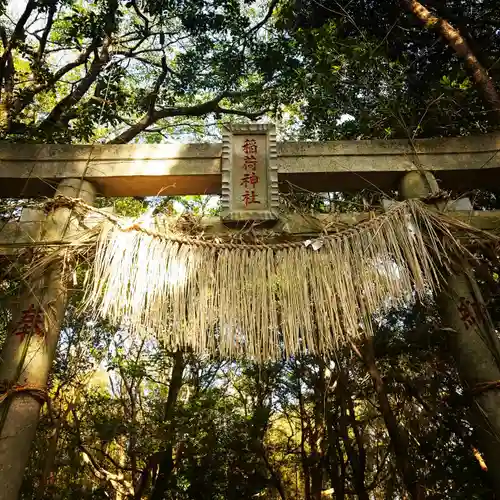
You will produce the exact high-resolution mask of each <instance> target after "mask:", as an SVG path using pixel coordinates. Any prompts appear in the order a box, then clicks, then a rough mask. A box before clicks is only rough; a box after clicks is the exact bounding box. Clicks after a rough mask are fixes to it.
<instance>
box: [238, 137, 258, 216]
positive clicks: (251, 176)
mask: <svg viewBox="0 0 500 500" xmlns="http://www.w3.org/2000/svg"><path fill="white" fill-rule="evenodd" d="M242 149H243V153H244V157H243V169H244V171H245V172H244V173H243V177H242V178H241V184H240V185H241V186H244V187H245V191H244V192H243V194H242V196H241V200H242V201H243V204H244V205H245V207H248V205H253V204H260V200H259V199H258V195H257V193H256V190H255V186H256V185H257V184H258V183H259V176H258V175H257V174H256V173H255V171H256V170H257V153H258V147H257V141H256V140H255V139H245V142H244V143H243V146H242Z"/></svg>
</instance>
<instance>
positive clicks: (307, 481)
mask: <svg viewBox="0 0 500 500" xmlns="http://www.w3.org/2000/svg"><path fill="white" fill-rule="evenodd" d="M301 384H302V380H301V378H300V377H299V384H298V387H299V410H300V458H301V463H302V471H303V474H304V498H305V500H311V474H310V469H309V456H308V454H307V451H306V441H307V433H308V428H307V427H308V426H307V423H308V422H307V420H308V418H307V415H306V412H305V407H304V398H303V396H302V390H301V388H300V385H301Z"/></svg>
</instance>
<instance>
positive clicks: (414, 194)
mask: <svg viewBox="0 0 500 500" xmlns="http://www.w3.org/2000/svg"><path fill="white" fill-rule="evenodd" d="M437 191H438V185H437V182H436V179H435V178H434V176H433V175H432V174H431V173H430V172H423V173H421V172H418V171H414V172H410V173H408V174H406V175H405V176H404V178H403V181H402V183H401V185H400V194H401V196H402V197H403V198H404V199H409V198H426V197H428V196H430V195H432V194H434V193H436V192H437ZM454 271H455V272H454V274H452V275H451V276H449V277H448V278H447V280H446V282H445V284H444V288H443V290H442V292H441V293H440V294H439V296H438V297H437V303H438V307H439V311H440V314H441V316H442V319H443V322H444V324H445V325H446V326H447V327H448V328H449V329H450V330H451V331H450V339H451V347H452V354H453V357H454V359H455V363H456V366H457V369H458V373H459V375H460V377H461V379H462V381H463V383H464V386H465V387H466V389H467V390H468V391H469V394H470V396H471V401H473V404H472V407H471V414H472V416H473V419H474V423H475V424H476V426H475V427H476V432H477V435H478V438H479V442H480V446H481V451H482V452H483V453H484V455H485V458H486V465H487V467H488V471H489V473H490V480H491V484H492V486H493V488H494V491H495V494H496V496H497V497H498V498H500V343H499V340H498V336H497V332H496V331H495V328H494V326H493V323H492V321H491V318H490V316H489V313H488V311H487V309H486V307H485V304H484V300H483V297H482V295H481V292H480V290H479V287H478V285H477V282H476V280H475V278H474V272H473V270H472V268H471V266H470V265H469V264H468V263H466V262H465V261H464V262H461V263H457V264H456V267H455V270H454Z"/></svg>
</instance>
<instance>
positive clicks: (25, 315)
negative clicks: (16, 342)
mask: <svg viewBox="0 0 500 500" xmlns="http://www.w3.org/2000/svg"><path fill="white" fill-rule="evenodd" d="M30 334H34V335H38V336H40V337H44V336H45V331H44V324H43V315H42V311H41V310H40V309H35V306H34V305H33V304H30V305H29V307H28V308H27V309H24V310H23V311H22V312H21V320H20V321H19V324H18V325H17V328H16V329H15V330H14V335H16V336H19V337H20V340H21V342H22V341H23V340H24V337H25V335H30Z"/></svg>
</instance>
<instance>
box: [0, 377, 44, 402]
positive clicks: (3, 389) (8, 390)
mask: <svg viewBox="0 0 500 500" xmlns="http://www.w3.org/2000/svg"><path fill="white" fill-rule="evenodd" d="M22 393H27V394H29V395H30V396H32V397H33V398H34V399H36V400H37V401H39V402H40V403H41V404H43V403H46V402H47V401H48V400H49V394H48V392H47V389H46V388H45V387H42V386H41V385H37V384H17V383H12V382H9V381H3V382H1V383H0V404H1V403H3V402H4V401H6V400H7V399H9V398H11V397H12V396H14V395H15V394H22Z"/></svg>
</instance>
